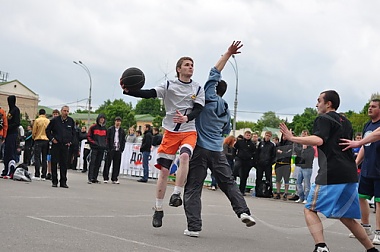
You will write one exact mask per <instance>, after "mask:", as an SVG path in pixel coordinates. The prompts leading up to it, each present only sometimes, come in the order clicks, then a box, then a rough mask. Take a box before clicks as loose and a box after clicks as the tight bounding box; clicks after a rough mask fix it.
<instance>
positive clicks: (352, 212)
mask: <svg viewBox="0 0 380 252" xmlns="http://www.w3.org/2000/svg"><path fill="white" fill-rule="evenodd" d="M357 190H358V183H348V184H334V185H317V184H313V185H312V186H311V189H310V192H309V196H308V198H307V203H306V205H305V208H307V209H309V210H311V211H315V212H321V213H322V214H323V215H325V216H326V217H327V218H336V219H339V218H353V219H360V218H361V213H360V206H359V197H358V191H357Z"/></svg>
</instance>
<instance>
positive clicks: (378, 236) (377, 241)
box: [372, 231, 380, 245]
mask: <svg viewBox="0 0 380 252" xmlns="http://www.w3.org/2000/svg"><path fill="white" fill-rule="evenodd" d="M374 233H375V237H374V238H373V240H372V244H374V245H380V231H375V232H374Z"/></svg>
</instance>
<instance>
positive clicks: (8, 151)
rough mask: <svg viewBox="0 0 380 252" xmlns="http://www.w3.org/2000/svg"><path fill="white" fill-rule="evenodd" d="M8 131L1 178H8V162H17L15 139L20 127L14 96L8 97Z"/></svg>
mask: <svg viewBox="0 0 380 252" xmlns="http://www.w3.org/2000/svg"><path fill="white" fill-rule="evenodd" d="M7 100H8V105H9V112H8V129H7V137H6V138H5V143H4V158H3V160H4V170H3V171H2V173H1V177H3V178H10V176H11V171H10V169H8V165H9V162H10V161H12V160H14V161H16V160H17V157H16V156H17V149H16V147H17V138H18V136H19V129H18V127H19V126H20V120H21V115H20V109H19V108H18V107H17V106H16V96H14V95H11V96H8V99H7Z"/></svg>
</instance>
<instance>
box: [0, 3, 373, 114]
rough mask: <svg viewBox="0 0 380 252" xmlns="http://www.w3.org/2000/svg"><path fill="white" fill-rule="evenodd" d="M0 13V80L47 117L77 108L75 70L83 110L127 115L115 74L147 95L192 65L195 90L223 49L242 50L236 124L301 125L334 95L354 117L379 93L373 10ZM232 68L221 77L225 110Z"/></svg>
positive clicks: (127, 7) (42, 7)
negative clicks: (28, 95)
mask: <svg viewBox="0 0 380 252" xmlns="http://www.w3.org/2000/svg"><path fill="white" fill-rule="evenodd" d="M0 10H1V15H0V31H1V39H0V71H2V72H7V73H9V77H8V81H11V80H14V79H17V80H19V81H20V82H21V83H23V84H25V85H26V86H27V87H29V88H30V89H31V90H33V91H34V92H36V93H37V94H39V97H40V100H41V102H40V105H45V106H50V107H52V108H60V106H62V105H63V104H69V105H70V107H71V111H73V110H75V109H77V108H82V109H83V108H84V107H80V106H86V102H87V100H86V99H87V98H88V96H89V86H90V84H89V83H90V82H89V78H88V75H87V73H86V72H85V71H84V70H83V69H82V68H80V66H78V65H75V64H74V63H73V61H74V60H75V61H78V60H80V61H82V62H83V63H84V64H85V65H86V66H87V67H88V68H89V69H90V72H91V76H92V80H93V85H92V105H93V107H94V108H96V107H98V106H99V105H101V104H103V102H104V101H105V100H107V99H110V100H111V101H112V100H114V99H120V98H123V99H124V100H125V101H126V102H132V104H133V105H135V104H136V98H133V97H128V96H124V95H123V94H122V92H121V89H120V86H119V78H120V76H121V74H122V72H123V71H124V70H125V69H126V68H128V67H132V66H134V67H138V68H140V69H142V70H143V71H144V73H145V76H146V83H145V86H144V88H152V87H154V86H156V85H158V84H159V83H160V82H162V81H163V80H164V79H165V76H167V77H168V78H170V79H172V78H174V75H175V63H176V61H177V60H178V58H180V57H181V56H191V57H192V58H193V59H194V61H195V62H194V63H195V65H194V67H195V74H194V76H193V80H195V81H197V82H200V83H202V84H203V83H204V82H205V81H206V80H207V77H208V72H209V70H210V68H211V67H212V66H214V64H215V63H216V61H217V60H218V58H219V57H220V55H221V54H222V53H224V52H225V51H226V49H227V48H228V46H229V45H230V43H231V42H232V41H233V40H241V41H242V42H243V44H244V46H243V48H242V49H241V52H242V53H241V54H239V55H237V57H236V62H237V69H238V80H239V85H238V89H239V92H238V110H237V111H238V115H237V119H238V121H241V120H249V121H254V120H256V119H258V118H260V117H261V116H262V112H266V111H274V112H276V114H277V115H279V116H280V117H281V118H285V117H288V118H289V117H291V115H293V114H301V113H302V112H303V110H304V108H306V107H314V106H315V104H316V98H317V97H318V95H319V93H320V92H321V91H323V90H326V89H335V90H337V91H338V93H339V94H340V96H341V107H340V109H339V110H340V111H342V112H344V111H348V110H354V111H356V112H358V111H360V110H361V109H362V108H363V106H364V105H365V103H366V102H368V99H369V98H370V96H371V94H372V93H375V92H378V91H379V88H378V87H379V83H380V71H379V69H380V19H379V17H378V15H379V11H380V2H379V1H377V0H366V1H361V0H356V1H355V0H315V1H313V0H302V1H301V0H286V1H285V0H282V1H279V0H278V1H276V0H260V1H259V0H207V1H206V0H193V1H182V0H162V1H158V0H111V1H103V0H102V1H100V0H54V1H51V0H33V1H25V0H0ZM232 64H234V61H233V60H232V59H231V64H227V65H226V67H225V69H224V70H223V73H222V74H223V78H224V79H225V80H226V81H227V83H229V90H228V91H227V94H226V95H225V99H226V100H227V101H228V103H229V104H230V108H231V110H233V107H234V97H235V80H236V78H235V73H234V70H233V67H232ZM80 100H82V101H81V102H76V101H80ZM232 113H233V111H232Z"/></svg>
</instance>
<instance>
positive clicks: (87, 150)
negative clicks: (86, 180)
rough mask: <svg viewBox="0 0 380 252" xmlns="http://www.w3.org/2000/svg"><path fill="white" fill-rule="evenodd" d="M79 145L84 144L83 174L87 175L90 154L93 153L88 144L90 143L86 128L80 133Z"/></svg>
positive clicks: (83, 127)
mask: <svg viewBox="0 0 380 252" xmlns="http://www.w3.org/2000/svg"><path fill="white" fill-rule="evenodd" d="M83 140H85V141H83ZM79 143H80V144H84V146H83V168H82V173H85V172H87V167H88V155H89V154H90V151H91V148H90V145H89V144H88V141H87V127H86V126H82V128H81V131H80V132H79ZM81 147H82V146H81Z"/></svg>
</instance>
